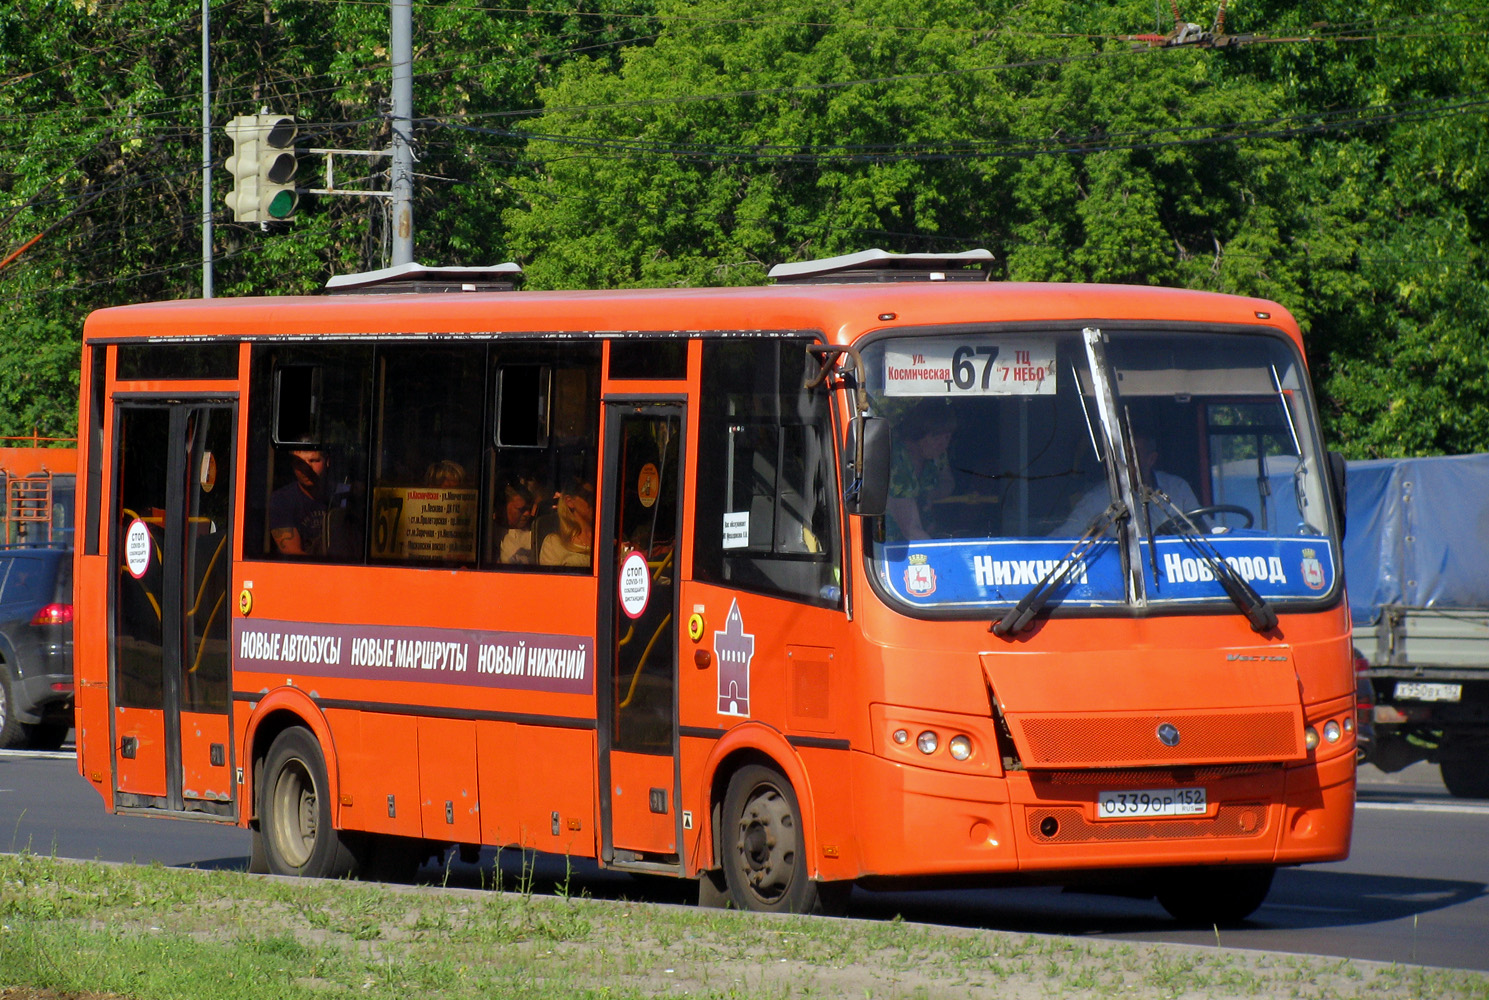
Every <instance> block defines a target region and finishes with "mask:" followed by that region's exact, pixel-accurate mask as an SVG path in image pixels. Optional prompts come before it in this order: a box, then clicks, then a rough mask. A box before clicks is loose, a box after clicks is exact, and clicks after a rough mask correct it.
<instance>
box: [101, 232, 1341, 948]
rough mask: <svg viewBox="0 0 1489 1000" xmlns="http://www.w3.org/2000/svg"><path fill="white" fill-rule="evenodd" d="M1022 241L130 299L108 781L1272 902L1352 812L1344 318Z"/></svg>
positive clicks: (309, 809)
mask: <svg viewBox="0 0 1489 1000" xmlns="http://www.w3.org/2000/svg"><path fill="white" fill-rule="evenodd" d="M987 260H988V255H987V254H986V252H985V251H979V252H973V253H970V254H963V255H903V256H902V255H891V254H883V253H880V252H878V251H868V252H865V253H862V254H854V255H849V256H846V257H840V258H832V259H829V260H826V261H817V262H812V263H809V264H793V265H785V266H781V267H778V268H776V269H775V271H774V272H773V277H774V278H775V283H774V284H773V285H771V286H766V287H757V288H729V289H714V288H708V289H665V290H660V289H659V290H625V291H577V292H525V291H516V290H511V289H510V285H511V284H512V283H513V279H514V276H513V275H512V274H510V273H509V272H510V271H514V270H515V269H516V268H515V265H504V266H503V267H502V268H499V269H496V273H494V274H493V273H486V272H485V271H479V270H469V271H468V270H462V269H419V268H412V269H410V268H409V267H407V266H405V267H404V268H395V269H391V270H390V271H389V272H373V273H372V274H369V275H359V276H349V277H348V278H345V279H340V280H337V281H333V284H334V285H337V286H338V287H337V288H335V289H332V291H334V292H335V294H325V295H318V296H309V297H275V298H243V299H214V300H208V301H177V302H162V303H155V304H141V305H132V306H125V307H120V308H112V309H105V310H102V311H99V312H97V313H94V314H93V315H92V316H91V317H90V318H89V320H88V322H87V326H86V331H85V337H84V346H83V378H82V414H81V417H82V426H83V427H84V428H86V432H85V434H84V436H83V441H82V444H81V456H80V459H81V462H80V465H79V470H80V483H79V499H80V503H79V508H78V509H79V511H80V512H81V514H82V520H81V523H80V530H81V532H82V537H81V539H80V541H79V544H78V545H77V557H76V580H77V588H76V591H77V593H76V609H77V611H76V621H77V624H78V628H77V634H76V661H77V676H78V690H77V705H78V715H77V724H78V732H79V736H78V747H79V751H78V766H79V770H80V772H81V774H82V775H83V776H84V778H85V779H86V780H88V781H89V782H91V783H92V784H93V785H94V787H96V788H97V789H98V792H99V794H100V795H102V797H103V800H104V803H105V806H106V808H107V809H108V810H110V811H112V812H116V813H127V814H134V815H144V814H150V815H161V816H176V817H188V818H193V819H199V820H201V819H205V820H212V821H217V822H221V823H228V824H236V825H239V826H243V827H247V828H249V829H250V830H252V831H253V838H252V842H253V857H252V859H251V867H252V869H253V870H256V871H270V872H276V873H281V874H300V875H307V876H341V875H349V874H358V873H362V874H371V875H375V876H384V875H396V874H399V873H406V872H409V871H411V868H412V866H413V865H415V864H416V863H418V862H419V861H421V860H422V859H425V858H427V857H428V856H430V854H431V853H433V852H435V851H438V850H443V849H446V848H452V847H457V846H458V847H459V848H461V849H462V850H463V851H465V852H466V853H469V851H471V850H473V849H476V848H478V847H479V846H480V845H497V846H502V845H520V846H521V847H522V848H523V849H529V850H535V851H541V852H550V853H554V854H561V855H568V856H572V857H584V858H594V859H597V860H598V862H599V863H600V864H601V865H603V866H605V867H610V868H615V869H621V870H624V871H628V872H637V873H653V874H666V875H672V876H676V877H679V878H687V879H696V880H698V885H699V898H700V902H703V903H706V904H711V905H727V904H731V903H732V905H734V906H737V907H739V908H743V909H754V910H791V911H798V912H822V911H832V910H834V909H838V908H840V907H841V906H842V905H843V903H844V900H845V898H846V894H847V889H848V888H849V887H851V886H852V885H853V884H855V883H857V884H860V885H863V886H866V887H870V888H872V887H876V886H916V885H931V884H933V883H943V884H944V883H951V884H955V885H973V884H982V883H987V884H1001V883H1010V882H1043V883H1055V884H1079V883H1083V882H1087V881H1096V880H1100V881H1105V882H1108V883H1110V882H1111V881H1112V880H1113V879H1117V880H1120V881H1122V882H1123V883H1124V885H1126V886H1127V887H1128V888H1129V889H1138V890H1141V891H1144V892H1147V893H1149V894H1151V895H1154V896H1156V897H1157V898H1158V900H1159V901H1160V902H1161V903H1162V904H1163V905H1164V906H1165V907H1166V908H1167V909H1168V910H1169V911H1170V912H1171V913H1173V914H1174V915H1176V916H1178V917H1180V918H1182V919H1185V920H1203V921H1229V920H1236V919H1240V918H1242V917H1244V916H1246V915H1247V914H1249V913H1251V912H1252V911H1253V910H1254V909H1255V908H1256V907H1257V906H1258V905H1260V904H1261V902H1262V900H1263V899H1264V897H1265V895H1266V893H1267V891H1268V887H1269V885H1270V883H1271V881H1272V876H1273V873H1274V871H1275V869H1276V868H1277V867H1278V866H1282V865H1295V864H1299V863H1305V862H1319V861H1331V860H1338V859H1341V858H1343V857H1345V856H1346V855H1347V853H1348V850H1349V842H1350V832H1351V828H1352V824H1353V798H1354V773H1355V772H1354V769H1355V747H1354V742H1355V734H1354V725H1353V712H1354V677H1353V673H1352V668H1351V662H1350V625H1349V614H1348V609H1347V607H1346V605H1345V603H1344V601H1343V600H1342V596H1343V586H1342V582H1341V579H1340V566H1341V560H1340V555H1339V551H1340V549H1339V537H1340V531H1341V529H1342V519H1341V517H1340V514H1339V495H1340V494H1339V490H1338V486H1337V482H1336V478H1337V475H1338V473H1339V463H1337V462H1335V461H1332V460H1331V455H1330V453H1328V452H1326V451H1324V450H1323V447H1322V444H1321V442H1320V440H1319V431H1318V420H1317V415H1316V411H1315V406H1314V402H1313V400H1312V396H1311V390H1310V388H1309V380H1308V375H1307V371H1306V368H1305V362H1304V356H1303V351H1302V344H1301V339H1300V336H1299V333H1298V328H1297V326H1296V324H1295V323H1294V321H1293V320H1292V318H1291V317H1290V316H1289V315H1288V314H1287V312H1286V311H1285V310H1283V309H1282V308H1281V307H1280V306H1278V305H1276V304H1274V303H1271V302H1266V301H1261V300H1256V299H1248V298H1239V297H1230V296H1221V295H1215V294H1206V293H1200V292H1194V291H1183V290H1174V289H1158V288H1139V287H1117V286H1102V285H1040V284H1009V283H999V282H991V281H988V280H986V279H987V275H988V272H987V268H986V263H987ZM400 278H402V279H404V280H403V281H400V280H398V279H400ZM410 280H411V281H412V283H413V286H414V287H416V288H418V289H420V290H417V291H409V290H408V288H409V282H410Z"/></svg>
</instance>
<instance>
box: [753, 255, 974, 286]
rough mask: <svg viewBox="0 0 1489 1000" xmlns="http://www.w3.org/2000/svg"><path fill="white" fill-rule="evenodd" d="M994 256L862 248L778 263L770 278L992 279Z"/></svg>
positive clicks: (814, 281)
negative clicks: (817, 258) (829, 255)
mask: <svg viewBox="0 0 1489 1000" xmlns="http://www.w3.org/2000/svg"><path fill="white" fill-rule="evenodd" d="M992 265H993V255H992V253H990V252H989V251H987V250H963V251H960V252H958V253H889V252H888V251H886V250H862V251H860V252H858V253H850V254H844V255H843V256H841V257H824V258H822V259H820V260H804V261H798V262H796V263H793V264H777V265H776V266H775V267H773V268H771V269H770V277H772V278H774V279H775V281H776V283H777V284H782V285H787V284H789V285H825V284H841V283H849V282H876V281H991V280H992V277H993V268H992Z"/></svg>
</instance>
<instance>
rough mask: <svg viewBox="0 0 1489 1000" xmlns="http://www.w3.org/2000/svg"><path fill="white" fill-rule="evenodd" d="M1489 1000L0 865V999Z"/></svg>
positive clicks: (1315, 980)
mask: <svg viewBox="0 0 1489 1000" xmlns="http://www.w3.org/2000/svg"><path fill="white" fill-rule="evenodd" d="M1070 995H1079V996H1110V997H1137V998H1162V1000H1168V998H1178V997H1184V998H1194V1000H1208V998H1219V997H1288V998H1293V997H1298V998H1320V1000H1323V998H1365V997H1368V998H1382V1000H1384V998H1393V1000H1394V998H1399V997H1412V998H1419V1000H1425V998H1443V1000H1459V998H1462V1000H1489V976H1484V975H1481V974H1478V973H1470V972H1455V971H1447V970H1440V969H1424V968H1418V967H1410V966H1399V965H1387V964H1382V963H1369V962H1353V961H1349V960H1338V959H1320V958H1311V957H1304V956H1292V955H1277V954H1271V953H1258V952H1232V951H1226V950H1222V949H1219V948H1196V947H1186V946H1179V945H1148V944H1143V945H1136V944H1127V943H1121V942H1107V941H1086V940H1079V939H1072V938H1063V937H1053V936H1044V935H1018V934H1009V933H1003V932H993V931H980V930H967V929H962V928H941V927H928V926H924V925H919V924H909V923H904V922H901V921H899V920H892V921H884V922H865V921H850V920H831V919H820V918H800V917H773V916H762V915H759V914H742V913H734V912H728V911H722V910H699V909H695V908H691V907H676V906H658V905H654V904H644V903H627V902H609V901H597V900H590V899H578V898H566V897H563V896H559V897H548V896H536V895H532V894H530V893H527V892H523V891H521V887H520V886H519V887H518V891H514V892H502V891H472V890H458V889H440V888H437V887H396V886H382V885H370V884H362V883H355V882H314V881H297V880H283V879H269V878H261V877H254V876H248V875H244V874H242V873H238V872H199V871H188V870H181V869H170V868H162V867H137V866H122V865H121V866H116V865H105V864H99V863H90V862H73V861H64V860H58V859H54V858H46V857H40V856H37V855H32V854H19V855H0V998H3V1000H30V998H39V997H75V996H83V997H97V996H104V997H108V996H120V997H134V998H139V1000H157V998H162V1000H163V998H176V997H182V998H192V1000H200V998H209V1000H240V998H241V1000H296V998H307V1000H309V998H314V1000H326V998H331V997H339V996H346V997H352V996H355V997H368V998H382V997H387V998H398V1000H407V998H411V997H434V996H439V997H441V998H450V1000H462V998H471V1000H475V998H482V1000H487V998H505V997H523V998H548V997H552V998H555V1000H557V998H565V1000H567V998H571V997H594V998H617V1000H618V998H628V997H638V998H639V997H656V996H672V997H682V996H688V997H718V998H742V1000H743V998H748V1000H754V998H788V997H856V998H865V1000H877V998H885V1000H888V998H914V1000H919V998H926V1000H929V998H941V997H997V998H999V1000H1026V998H1028V1000H1032V998H1036V997H1037V998H1046V997H1065V996H1070Z"/></svg>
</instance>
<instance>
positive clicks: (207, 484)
mask: <svg viewBox="0 0 1489 1000" xmlns="http://www.w3.org/2000/svg"><path fill="white" fill-rule="evenodd" d="M197 482H199V483H201V484H202V492H203V493H211V492H212V487H214V486H216V485H217V456H216V455H214V454H212V453H211V452H210V451H208V452H204V453H203V454H202V473H201V477H200V478H199V479H198V480H197Z"/></svg>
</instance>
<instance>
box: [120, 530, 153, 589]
mask: <svg viewBox="0 0 1489 1000" xmlns="http://www.w3.org/2000/svg"><path fill="white" fill-rule="evenodd" d="M124 565H125V566H128V567H129V575H130V576H132V577H134V578H135V579H136V580H138V579H140V578H141V577H143V576H144V575H145V574H146V573H148V572H149V571H150V526H149V525H147V524H146V523H145V522H144V521H141V520H140V519H139V518H135V519H134V520H133V521H131V522H129V527H128V528H127V529H125V531H124Z"/></svg>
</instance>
